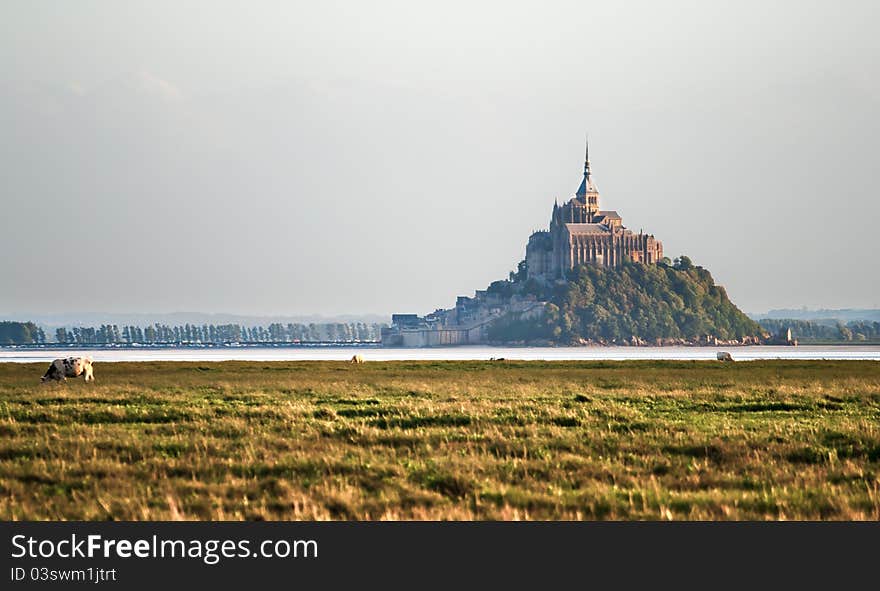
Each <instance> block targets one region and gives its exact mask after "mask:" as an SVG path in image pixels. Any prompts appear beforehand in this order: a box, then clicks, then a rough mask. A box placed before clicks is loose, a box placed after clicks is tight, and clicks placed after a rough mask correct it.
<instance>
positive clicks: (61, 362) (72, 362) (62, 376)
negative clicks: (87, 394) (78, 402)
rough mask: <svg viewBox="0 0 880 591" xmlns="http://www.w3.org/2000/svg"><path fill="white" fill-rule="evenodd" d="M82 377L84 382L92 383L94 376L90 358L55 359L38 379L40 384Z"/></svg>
mask: <svg viewBox="0 0 880 591" xmlns="http://www.w3.org/2000/svg"><path fill="white" fill-rule="evenodd" d="M79 376H83V379H84V380H85V381H86V382H92V381H94V379H95V374H94V372H93V370H92V359H91V357H68V358H67V359H56V360H55V361H53V362H52V365H50V366H49V369H47V370H46V374H45V375H44V376H43V377H42V378H40V382H45V381H47V380H57V381H59V382H61V381H64V382H66V381H67V378H78V377H79Z"/></svg>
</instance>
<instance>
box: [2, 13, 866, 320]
mask: <svg viewBox="0 0 880 591" xmlns="http://www.w3.org/2000/svg"><path fill="white" fill-rule="evenodd" d="M878 6H880V3H878V2H873V1H869V2H833V3H832V2H827V1H824V2H766V1H761V2H744V1H740V2H663V3H660V2H632V3H625V2H610V1H605V2H598V3H590V2H583V1H579V2H571V3H553V2H545V1H542V2H534V3H523V4H520V3H514V2H497V3H481V2H474V1H472V0H471V1H467V2H460V3H459V2H448V1H447V2H442V3H439V2H425V3H416V2H388V3H386V2H346V3H336V2H320V3H319V2H302V3H295V2H220V1H217V0H214V1H211V2H180V1H171V2H159V1H155V0H153V1H150V2H141V1H138V2H124V1H119V0H113V1H107V2H85V1H78V2H36V1H30V0H24V1H21V2H15V1H6V2H3V3H2V4H0V191H2V193H0V195H2V197H0V198H2V204H3V208H2V213H0V252H2V257H0V286H2V290H0V314H11V313H21V312H30V311H34V312H43V313H49V312H51V313H61V312H77V311H102V312H172V311H203V312H230V313H241V314H340V313H368V312H370V313H391V312H397V311H399V312H418V313H425V312H430V311H432V310H433V309H434V308H438V307H450V306H452V305H454V303H455V296H457V295H472V294H473V291H474V290H475V289H482V288H485V286H486V285H487V284H488V283H489V282H491V281H493V280H495V279H501V278H505V277H506V276H507V273H508V272H509V271H510V270H511V269H513V268H515V266H516V264H517V262H518V261H519V260H521V259H522V258H523V257H524V254H525V244H526V240H527V238H528V236H529V234H530V232H531V231H533V230H535V229H541V228H546V227H547V225H548V223H549V219H550V212H551V208H552V205H553V200H554V198H559V199H560V200H562V199H567V198H569V197H570V196H571V194H572V193H574V191H575V190H576V189H577V186H578V184H579V182H580V176H581V170H582V166H583V142H584V134H585V132H586V131H589V133H590V138H591V161H592V164H593V173H594V178H595V180H596V183H597V185H598V188H599V190H600V193H601V206H602V207H603V209H615V210H617V211H618V212H620V214H621V215H622V216H623V219H624V223H625V225H627V226H628V227H629V228H630V229H632V230H634V231H635V232H638V231H639V230H640V229H644V230H645V231H647V232H650V233H653V234H654V235H655V236H656V237H658V238H659V239H661V240H662V241H663V244H664V248H665V252H666V254H667V255H668V256H670V257H674V256H677V255H678V254H681V253H685V254H687V255H689V256H690V257H691V258H692V259H693V260H694V262H695V263H697V264H700V265H703V266H705V267H707V268H708V269H709V270H711V271H712V273H713V275H714V276H715V279H716V281H717V282H718V283H720V284H722V285H724V286H725V287H726V288H727V290H728V293H729V294H730V296H731V298H732V299H733V301H734V302H735V303H736V304H737V305H739V307H740V308H742V309H744V310H746V311H754V312H758V311H762V310H766V309H769V308H778V307H800V306H802V305H805V306H811V307H820V306H821V307H880V264H878V261H877V259H878V232H877V223H878V219H880V199H878V192H877V181H876V177H877V175H878V169H880V167H878V156H880V154H878V152H880V151H878V142H880V116H878V113H880V71H878V64H880V35H878V34H877V31H876V24H877V22H878V19H880V10H878Z"/></svg>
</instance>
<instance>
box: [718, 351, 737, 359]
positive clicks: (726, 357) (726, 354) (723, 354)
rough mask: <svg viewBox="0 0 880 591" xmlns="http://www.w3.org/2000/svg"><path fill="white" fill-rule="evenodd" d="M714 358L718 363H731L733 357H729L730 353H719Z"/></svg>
mask: <svg viewBox="0 0 880 591" xmlns="http://www.w3.org/2000/svg"><path fill="white" fill-rule="evenodd" d="M715 358H716V359H717V360H718V361H733V357H731V356H730V353H728V352H727V351H719V352H718V354H717V355H715Z"/></svg>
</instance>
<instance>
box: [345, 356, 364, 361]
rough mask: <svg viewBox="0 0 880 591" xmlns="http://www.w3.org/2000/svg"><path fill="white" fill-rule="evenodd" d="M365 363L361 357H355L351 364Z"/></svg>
mask: <svg viewBox="0 0 880 591" xmlns="http://www.w3.org/2000/svg"><path fill="white" fill-rule="evenodd" d="M363 362H364V358H363V357H362V356H361V355H355V356H354V357H352V358H351V361H350V362H349V363H363Z"/></svg>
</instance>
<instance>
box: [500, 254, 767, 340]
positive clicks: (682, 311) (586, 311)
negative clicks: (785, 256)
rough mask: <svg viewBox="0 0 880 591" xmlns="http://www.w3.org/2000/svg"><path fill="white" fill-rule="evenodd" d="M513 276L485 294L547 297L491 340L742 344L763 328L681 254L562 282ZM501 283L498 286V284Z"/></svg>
mask: <svg viewBox="0 0 880 591" xmlns="http://www.w3.org/2000/svg"><path fill="white" fill-rule="evenodd" d="M522 271H523V267H522V265H521V266H520V272H518V273H512V274H511V279H510V281H505V282H496V283H493V284H492V286H490V288H489V291H492V290H493V289H494V290H495V291H502V290H503V291H505V292H507V293H509V294H514V293H516V294H520V295H532V296H534V297H536V298H537V299H538V300H542V301H546V302H548V303H547V305H546V307H545V313H544V314H543V316H541V317H539V318H530V319H522V318H520V317H518V316H517V315H515V314H509V315H506V316H503V317H501V318H499V319H498V320H497V321H495V322H494V323H493V324H492V326H491V327H490V328H489V335H488V336H489V341H490V342H495V343H506V344H512V343H522V344H560V345H568V344H609V345H610V344H632V345H671V344H734V343H739V344H747V343H757V342H760V341H761V340H763V339H764V338H766V336H767V333H766V331H765V330H764V329H763V328H762V327H761V326H760V325H758V323H756V322H755V321H754V320H752V319H750V318H749V317H748V316H746V315H745V314H744V313H743V312H742V311H741V310H740V309H739V308H737V307H736V306H735V305H734V304H733V302H731V301H730V299H729V298H728V297H727V293H726V292H725V290H724V288H723V287H722V286H720V285H716V284H715V281H714V280H713V279H712V275H711V273H709V271H708V270H707V269H704V268H703V267H699V266H695V265H694V264H693V263H692V262H691V260H690V259H689V258H688V257H686V256H682V257H679V258H677V259H676V260H675V264H665V263H660V264H656V265H646V264H641V263H625V264H623V265H621V266H619V267H610V268H609V267H602V266H597V265H585V266H581V267H578V268H576V269H574V270H573V271H572V272H571V273H570V274H569V276H568V278H567V280H563V281H557V282H553V283H540V282H538V281H536V280H534V279H529V280H527V281H526V280H524V277H525V275H526V274H525V273H524V272H522ZM502 283H503V284H504V285H501V284H502Z"/></svg>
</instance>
